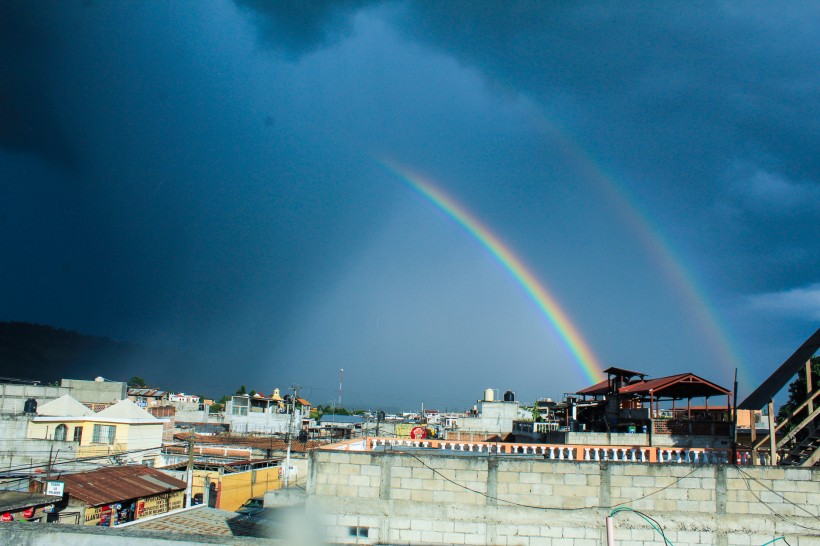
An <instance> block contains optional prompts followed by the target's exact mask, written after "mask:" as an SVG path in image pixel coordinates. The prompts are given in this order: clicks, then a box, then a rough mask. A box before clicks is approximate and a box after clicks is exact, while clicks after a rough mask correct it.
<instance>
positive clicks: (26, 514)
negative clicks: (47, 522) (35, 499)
mask: <svg viewBox="0 0 820 546" xmlns="http://www.w3.org/2000/svg"><path fill="white" fill-rule="evenodd" d="M23 517H24V518H26V519H31V518H32V517H34V508H26V509H25V510H23Z"/></svg>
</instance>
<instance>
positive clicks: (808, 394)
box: [806, 359, 814, 431]
mask: <svg viewBox="0 0 820 546" xmlns="http://www.w3.org/2000/svg"><path fill="white" fill-rule="evenodd" d="M812 390H813V389H812V386H811V359H808V360H807V361H806V398H807V399H808V401H809V406H808V410H809V413H808V415H811V414H812V412H814V401H813V400H812V399H811V392H812ZM809 430H810V431H811V430H814V421H812V422H811V423H809Z"/></svg>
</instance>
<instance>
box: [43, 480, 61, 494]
mask: <svg viewBox="0 0 820 546" xmlns="http://www.w3.org/2000/svg"><path fill="white" fill-rule="evenodd" d="M63 493H65V482H58V481H54V482H46V495H54V496H55V497H62V496H63Z"/></svg>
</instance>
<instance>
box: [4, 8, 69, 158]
mask: <svg viewBox="0 0 820 546" xmlns="http://www.w3.org/2000/svg"><path fill="white" fill-rule="evenodd" d="M61 9H62V8H60V7H59V6H58V5H56V4H55V5H51V4H43V3H36V2H2V3H0V147H3V148H6V149H8V150H11V151H14V152H18V153H19V152H22V153H27V154H33V155H37V156H40V157H42V158H44V159H46V160H47V161H49V162H50V163H52V164H54V165H57V166H59V167H64V168H66V167H67V168H71V167H76V165H77V162H78V154H77V151H76V147H75V145H74V142H73V141H72V139H71V137H70V134H69V131H68V130H67V129H66V128H65V127H64V124H63V122H62V120H61V116H60V113H61V112H60V110H61V106H60V98H59V96H58V94H57V93H55V92H54V90H55V89H58V88H59V85H58V84H57V82H55V81H54V80H53V79H52V78H51V76H50V75H51V71H52V69H53V63H54V52H55V51H57V50H59V46H58V43H57V40H55V38H54V36H53V34H52V33H51V31H53V30H54V27H53V23H54V22H55V19H57V20H59V19H58V14H57V13H56V12H59V11H61Z"/></svg>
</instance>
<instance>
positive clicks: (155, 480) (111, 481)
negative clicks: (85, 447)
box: [60, 465, 187, 506]
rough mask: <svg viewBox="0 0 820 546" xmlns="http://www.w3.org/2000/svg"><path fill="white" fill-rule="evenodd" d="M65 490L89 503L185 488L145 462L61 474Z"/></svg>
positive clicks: (133, 497) (96, 504)
mask: <svg viewBox="0 0 820 546" xmlns="http://www.w3.org/2000/svg"><path fill="white" fill-rule="evenodd" d="M60 480H62V481H64V482H65V492H66V493H68V494H69V495H71V496H72V497H75V498H78V499H80V500H82V501H83V502H86V503H88V504H90V505H92V506H98V505H100V504H109V503H112V502H119V501H126V500H131V499H136V498H139V497H150V496H152V495H158V494H160V493H167V492H168V491H179V490H182V489H185V487H186V485H187V484H186V483H185V482H184V481H182V480H178V479H176V478H172V477H171V476H169V475H168V474H166V473H164V472H161V471H159V470H156V469H154V468H150V467H148V466H144V465H127V466H111V467H108V468H100V469H99V470H91V471H89V472H78V473H77V474H68V475H64V476H61V477H60Z"/></svg>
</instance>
